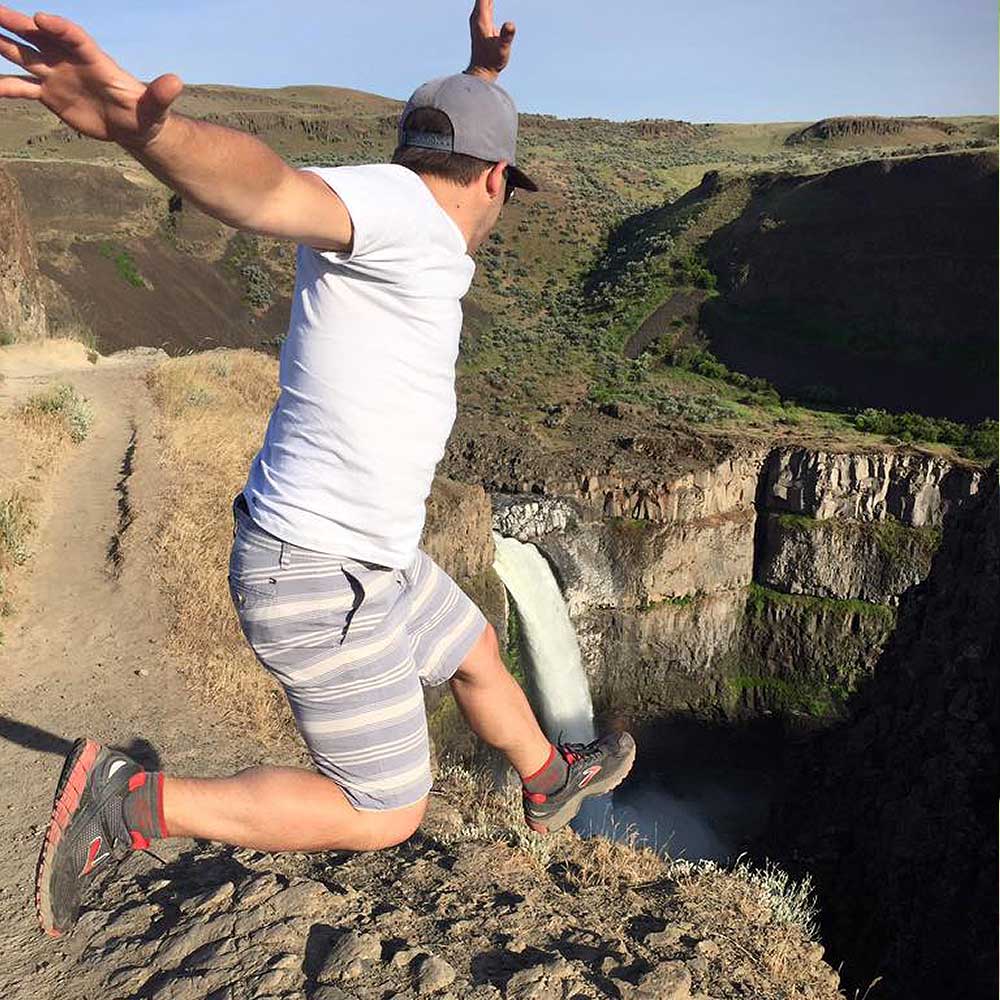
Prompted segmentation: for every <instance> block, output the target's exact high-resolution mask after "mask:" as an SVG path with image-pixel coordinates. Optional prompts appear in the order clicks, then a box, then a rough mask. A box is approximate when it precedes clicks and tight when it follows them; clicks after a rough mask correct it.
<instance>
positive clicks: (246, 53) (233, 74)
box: [6, 0, 998, 121]
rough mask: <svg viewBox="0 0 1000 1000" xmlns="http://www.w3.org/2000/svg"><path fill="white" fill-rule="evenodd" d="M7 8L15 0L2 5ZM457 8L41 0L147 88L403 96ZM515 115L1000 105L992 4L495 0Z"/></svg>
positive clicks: (457, 48) (342, 1) (746, 113)
mask: <svg viewBox="0 0 1000 1000" xmlns="http://www.w3.org/2000/svg"><path fill="white" fill-rule="evenodd" d="M6 2H8V3H9V4H10V5H11V6H18V3H17V0H6ZM470 7H471V0H469V3H468V4H467V3H466V2H464V0H431V2H427V3H413V2H409V3H403V2H402V0H367V2H361V3H358V2H357V0H326V2H323V3H320V2H316V0H300V2H297V3H296V2H289V0H285V2H280V3H279V2H276V0H248V2H247V0H240V2H237V0H197V2H195V0H174V2H171V3H170V4H165V3H162V2H160V0H133V2H123V0H91V2H87V0H63V2H60V0H53V3H52V6H51V7H47V8H46V9H49V10H52V11H55V12H57V13H61V14H65V15H66V16H68V17H72V18H74V19H75V20H77V21H80V22H81V23H82V24H83V25H84V26H85V27H87V28H89V29H90V30H91V32H92V33H93V34H94V35H96V36H97V38H98V40H99V41H100V42H101V44H102V45H103V47H104V48H106V49H108V50H109V51H110V52H111V53H112V54H113V55H115V56H116V57H117V58H118V59H119V61H120V62H122V63H123V64H124V65H125V66H126V67H127V68H128V69H130V70H132V71H133V72H135V73H137V74H138V75H140V76H143V77H146V78H148V77H151V76H155V75H156V74H158V73H161V72H166V71H167V70H172V71H174V72H177V73H179V74H180V75H181V76H182V77H183V78H184V79H185V80H187V81H189V82H193V83H194V82H197V83H231V84H239V85H244V86H280V85H283V84H291V83H323V84H329V85H334V86H343V87H354V88H357V89H359V90H367V91H373V92H375V93H379V94H386V95H388V96H391V97H399V98H405V97H406V96H407V95H408V94H409V92H410V91H411V90H412V89H413V88H414V87H415V86H416V85H417V84H418V83H420V82H421V81H422V80H424V79H427V78H430V77H433V76H439V75H442V74H443V73H446V72H450V71H453V70H459V69H462V68H463V67H464V65H465V60H466V59H467V56H468V38H467V33H468V26H467V22H466V18H467V15H468V11H469V9H470ZM497 16H498V20H502V19H504V18H510V19H512V20H514V21H516V22H517V26H518V37H517V40H516V42H515V49H514V59H513V61H512V64H511V67H510V69H509V70H508V71H507V73H505V75H504V78H503V82H504V84H505V85H506V86H507V88H508V89H509V90H510V91H511V92H512V93H513V95H514V97H515V99H516V100H517V102H518V104H519V106H520V107H521V109H522V110H524V111H539V112H547V113H550V114H556V115H560V116H585V115H594V116H598V117H603V118H618V119H622V118H644V117H659V118H685V119H688V120H691V121H797V120H812V119H816V118H822V117H825V116H829V115H837V114H866V113H867V114H883V115H902V114H929V115H957V114H983V113H991V114H995V113H996V112H997V91H998V80H997V7H996V4H995V2H994V0H841V2H839V3H829V2H818V0H757V2H753V3H750V2H743V0H708V2H702V3H691V2H688V3H681V2H678V0H619V2H617V3H614V2H612V3H608V2H606V0H604V2H601V0H581V2H579V3H576V4H574V3H570V2H568V0H497Z"/></svg>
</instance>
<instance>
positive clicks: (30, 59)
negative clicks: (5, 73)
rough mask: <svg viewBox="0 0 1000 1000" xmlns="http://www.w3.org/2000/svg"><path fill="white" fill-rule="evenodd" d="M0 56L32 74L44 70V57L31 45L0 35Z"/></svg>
mask: <svg viewBox="0 0 1000 1000" xmlns="http://www.w3.org/2000/svg"><path fill="white" fill-rule="evenodd" d="M0 56H2V57H3V58H4V59H6V60H7V61H8V62H12V63H14V65H15V66H20V67H22V68H23V69H28V70H30V71H31V72H32V73H34V72H36V70H37V71H41V70H44V69H46V68H47V67H46V63H45V57H44V56H43V55H42V53H41V52H39V51H38V49H36V48H35V47H34V46H32V45H25V43H24V42H19V41H18V40H17V39H16V38H11V37H10V36H9V35H4V34H2V33H0Z"/></svg>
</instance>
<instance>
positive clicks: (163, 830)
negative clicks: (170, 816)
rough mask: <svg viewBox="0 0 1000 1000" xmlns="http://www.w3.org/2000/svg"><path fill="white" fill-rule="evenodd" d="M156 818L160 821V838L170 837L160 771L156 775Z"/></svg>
mask: <svg viewBox="0 0 1000 1000" xmlns="http://www.w3.org/2000/svg"><path fill="white" fill-rule="evenodd" d="M156 816H157V818H158V819H159V821H160V836H161V837H169V836H170V834H169V833H167V821H166V819H164V816H163V772H162V771H159V772H157V775H156Z"/></svg>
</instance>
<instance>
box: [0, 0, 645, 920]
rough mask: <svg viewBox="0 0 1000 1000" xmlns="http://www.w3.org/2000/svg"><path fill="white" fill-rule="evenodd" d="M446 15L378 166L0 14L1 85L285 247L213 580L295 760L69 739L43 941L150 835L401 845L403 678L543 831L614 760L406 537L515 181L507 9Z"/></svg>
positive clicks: (415, 757)
mask: <svg viewBox="0 0 1000 1000" xmlns="http://www.w3.org/2000/svg"><path fill="white" fill-rule="evenodd" d="M470 22H471V26H472V59H471V62H470V65H469V68H468V69H467V70H466V71H465V73H463V74H458V75H456V76H451V77H446V78H443V79H441V80H435V81H431V82H430V83H427V84H425V85H424V86H422V87H420V88H419V89H418V90H417V91H416V92H415V93H414V95H413V97H412V98H411V99H410V102H409V104H408V105H407V107H406V109H405V110H404V112H403V115H402V117H401V119H400V125H399V146H398V148H397V150H396V152H395V154H394V157H393V163H391V164H378V165H371V166H362V167H340V168H332V169H310V170H295V169H293V168H291V167H290V166H288V165H287V164H285V163H284V162H283V161H282V160H281V159H280V158H279V157H278V156H276V155H275V154H274V153H273V152H272V151H271V150H270V149H269V148H268V147H267V146H265V145H264V144H262V143H260V142H258V141H257V140H255V139H253V138H252V137H250V136H248V135H245V134H243V133H240V132H236V131H233V130H230V129H226V128H222V127H219V126H216V125H212V124H209V123H207V122H200V121H194V120H192V119H189V118H185V117H184V116H182V115H179V114H177V113H175V112H173V111H172V110H171V105H172V104H173V102H174V101H175V100H176V99H177V97H178V95H179V94H180V92H181V89H182V84H181V81H180V80H179V79H178V78H177V77H176V76H173V75H171V74H167V75H165V76H160V77H158V78H157V79H155V80H154V81H153V82H152V83H150V84H149V85H148V86H147V85H146V84H144V83H142V82H140V81H139V80H137V79H136V78H135V77H133V76H131V75H130V74H128V73H127V72H125V71H124V70H122V69H121V68H120V67H119V66H117V65H116V64H115V63H114V62H113V61H112V60H111V59H110V58H109V57H108V56H107V55H106V54H105V53H103V52H102V51H101V50H100V49H99V48H98V47H97V45H96V44H95V42H94V41H93V40H92V39H91V38H90V37H89V36H88V35H87V34H86V32H85V31H83V29H82V28H80V27H79V26H77V25H75V24H73V23H72V22H70V21H67V20H65V19H64V18H60V17H56V16H53V15H47V14H37V15H35V17H33V18H31V17H27V16H25V15H23V14H20V13H17V12H15V11H13V10H10V9H9V8H3V7H0V28H3V29H5V30H6V31H7V32H9V33H10V35H4V36H0V55H3V56H4V57H5V58H6V59H8V60H9V61H11V62H13V63H15V64H16V65H17V66H18V67H20V68H22V69H23V70H24V74H25V75H19V76H12V77H6V78H3V79H0V96H3V97H12V98H29V99H32V100H37V101H40V102H41V103H42V104H44V105H45V106H46V107H47V108H49V109H50V110H51V111H52V112H54V113H55V114H56V115H58V116H59V117H60V118H61V119H62V120H63V121H64V122H65V123H66V124H67V125H69V126H70V127H71V128H74V129H76V130H77V131H79V132H82V133H85V134H86V135H88V136H91V137H93V138H95V139H101V140H105V141H109V142H116V143H118V144H119V145H120V146H121V147H122V148H123V149H125V150H127V151H128V152H129V153H130V154H131V155H132V156H134V157H135V158H136V159H137V160H138V161H139V162H140V163H142V164H144V165H145V166H146V167H147V168H148V169H149V170H150V171H151V172H152V173H153V174H155V175H156V176H157V177H158V178H160V179H161V180H162V181H163V182H164V183H165V184H168V185H169V186H170V187H171V188H173V189H174V190H175V191H177V192H179V193H180V194H181V195H182V196H183V197H185V198H187V199H188V200H189V201H191V202H192V203H194V204H195V205H197V206H198V207H199V208H201V209H202V210H203V211H205V212H207V213H209V214H210V215H212V216H214V217H215V218H217V219H220V220H221V221H223V222H225V223H227V224H229V225H231V226H234V227H236V228H239V229H245V230H249V231H251V232H255V233H260V234H263V235H267V236H272V237H278V238H285V239H289V240H294V241H295V242H296V243H298V244H299V248H298V257H297V275H296V287H295V292H294V297H293V304H292V314H291V320H290V325H289V333H288V338H287V341H286V343H285V345H284V347H283V349H282V356H281V394H280V398H279V400H278V403H277V405H276V406H275V409H274V412H273V413H272V415H271V419H270V422H269V424H268V428H267V434H266V437H265V440H264V444H263V447H262V448H261V450H260V453H259V454H258V455H257V457H256V458H255V460H254V462H253V465H252V468H251V470H250V475H249V478H248V481H247V484H246V487H245V488H244V490H243V491H242V493H241V494H240V496H239V497H238V498H237V500H236V502H235V503H234V510H233V513H234V518H235V532H234V542H233V550H232V556H231V561H230V576H229V583H230V590H231V594H232V598H233V602H234V606H235V608H236V611H237V614H238V615H239V618H240V623H241V625H242V628H243V631H244V634H245V635H246V637H247V639H248V641H249V643H250V645H251V646H252V648H253V649H254V652H255V653H256V655H257V657H258V659H259V660H260V662H261V663H262V664H263V666H264V667H265V668H266V669H268V670H269V671H270V672H271V673H272V674H273V675H274V676H275V677H276V678H277V680H278V681H279V682H280V683H281V685H282V687H283V688H284V690H285V693H286V695H287V697H288V700H289V703H290V705H291V707H292V710H293V712H294V715H295V719H296V722H297V724H298V727H299V730H300V732H301V734H302V737H303V739H304V740H305V743H306V745H307V746H308V747H309V750H310V752H311V754H312V757H313V760H314V762H315V764H316V768H317V771H306V770H301V769H296V768H275V767H256V768H251V769H249V770H246V771H242V772H241V773H239V774H237V775H234V776H232V777H229V778H218V779H194V778H177V777H172V776H170V777H166V776H164V775H163V774H162V773H159V772H147V771H145V770H143V769H142V768H141V767H140V765H139V764H137V763H136V762H135V761H133V760H131V759H130V758H129V757H126V756H125V755H123V754H121V753H119V752H117V751H114V750H111V749H108V748H105V747H102V746H100V745H99V744H97V743H96V742H94V741H92V740H78V741H77V743H76V744H75V745H74V748H73V750H72V752H71V753H70V755H69V757H68V758H67V760H66V763H65V766H64V768H63V772H62V776H61V777H60V780H59V784H58V787H57V791H56V797H55V803H54V807H53V814H52V820H51V823H50V826H49V830H48V833H47V835H46V839H45V843H44V845H43V848H42V853H41V857H40V859H39V867H38V879H37V890H36V903H37V909H38V917H39V921H40V923H41V926H42V928H43V929H44V930H45V931H46V932H48V933H49V934H51V935H54V936H59V935H60V934H62V933H64V932H65V931H67V930H68V929H69V928H71V927H72V925H73V923H74V922H75V919H76V915H77V913H78V909H79V901H80V897H81V894H82V891H83V890H84V889H85V888H86V886H87V884H88V883H89V881H90V879H91V878H92V876H93V874H94V873H95V872H99V871H101V870H103V866H104V865H105V864H106V863H107V862H108V860H109V859H110V860H114V861H117V860H120V859H121V858H122V857H124V856H125V855H127V854H128V852H129V851H130V850H135V849H143V848H145V847H147V846H148V845H149V842H150V841H151V840H153V839H154V838H158V837H166V836H178V837H201V838H204V839H208V840H215V841H220V842H225V843H228V844H235V845H240V846H244V847H249V848H254V849H258V850H264V851H283V850H284V851H319V850H330V849H349V850H372V849H377V848H381V847H387V846H391V845H394V844H398V843H400V842H401V841H403V840H405V839H406V838H408V837H409V836H410V835H411V834H412V833H413V832H414V830H416V828H417V826H418V825H419V823H420V821H421V818H422V816H423V813H424V808H425V806H426V802H427V794H428V791H429V789H430V786H431V774H430V767H429V756H428V739H427V726H426V719H425V716H424V708H423V697H422V685H428V684H440V683H443V682H445V681H447V682H448V683H449V684H450V685H451V690H452V692H453V693H454V696H455V699H456V701H457V702H458V704H459V706H460V707H461V710H462V712H463V713H464V715H465V717H466V719H467V720H468V722H469V724H470V725H471V727H472V728H473V730H474V731H475V732H476V733H477V734H478V735H479V736H480V737H481V738H482V739H483V740H485V741H486V742H487V743H488V744H490V745H491V746H493V747H496V748H497V749H499V750H500V751H502V752H503V753H504V754H505V755H506V757H507V759H508V760H509V761H510V763H511V765H512V766H513V767H514V769H515V770H516V771H517V772H518V774H519V775H520V776H521V779H522V782H523V785H524V807H525V815H526V819H527V822H528V823H529V825H530V826H531V827H532V828H533V829H535V830H536V831H538V832H541V833H545V832H548V831H552V830H557V829H559V828H560V827H562V826H565V825H566V824H567V823H568V822H569V821H570V820H571V819H572V818H573V816H575V815H576V813H577V812H578V810H579V808H580V805H581V803H582V802H583V800H584V798H585V797H586V796H589V795H597V794H601V793H603V792H606V791H608V790H609V789H611V788H613V787H615V786H616V785H617V784H619V782H621V780H622V779H623V778H624V777H625V775H626V774H627V773H628V771H629V769H630V767H631V765H632V761H633V759H634V756H635V745H634V743H633V741H632V739H631V737H629V736H628V735H627V734H617V735H612V736H607V737H604V738H603V739H600V740H597V741H595V742H593V743H591V744H587V745H572V746H570V745H560V746H553V745H552V744H551V743H550V742H549V740H548V739H547V738H546V737H545V735H544V734H543V733H542V731H541V729H540V728H539V726H538V723H537V722H536V720H535V717H534V715H533V713H532V711H531V708H530V706H529V704H528V702H527V700H526V698H525V696H524V694H523V692H522V691H521V689H520V687H519V686H518V685H517V684H516V683H515V682H514V680H513V679H512V678H511V677H510V675H509V674H508V673H507V671H506V670H505V668H504V666H503V663H502V661H501V659H500V656H499V652H498V647H497V638H496V634H495V633H494V630H493V629H492V628H491V627H490V626H489V625H487V624H486V621H485V619H484V618H483V615H482V613H481V612H480V611H479V609H478V608H476V607H475V605H474V604H473V603H472V602H471V601H470V600H469V599H468V597H466V596H465V594H464V593H463V592H462V591H461V590H460V589H459V588H458V587H457V586H456V584H455V583H454V582H453V581H452V580H451V579H450V578H449V577H448V576H447V575H446V574H445V573H444V572H443V571H442V570H441V569H440V568H439V567H437V566H436V565H435V564H434V563H433V562H432V560H431V559H430V558H429V557H428V556H427V555H426V554H425V553H423V552H422V551H420V550H419V548H418V543H419V539H420V534H421V530H422V527H423V519H424V501H425V500H426V498H427V495H428V493H429V492H430V486H431V480H432V477H433V474H434V469H435V467H436V465H437V463H438V461H439V460H440V458H441V456H442V455H443V453H444V446H445V442H446V439H447V437H448V435H449V433H450V431H451V427H452V424H453V422H454V418H455V391H454V374H455V361H456V358H457V354H458V340H459V334H460V331H461V324H462V312H461V304H460V300H461V298H462V296H463V295H465V293H466V292H467V291H468V288H469V284H470V282H471V280H472V275H473V271H474V264H473V262H472V260H471V258H470V256H469V254H471V253H473V252H474V251H475V250H476V248H477V247H478V246H479V245H480V244H481V243H482V241H483V240H484V239H485V238H486V236H487V234H488V233H489V232H490V230H491V229H492V228H493V226H494V225H495V223H496V221H497V219H498V218H499V216H500V212H501V209H502V208H503V205H504V203H505V202H506V201H507V199H508V198H509V197H510V196H511V195H512V194H513V192H514V189H515V188H516V187H522V188H526V189H528V190H536V187H535V184H534V183H533V182H532V181H531V180H530V179H529V178H528V177H527V176H526V175H525V174H524V173H522V172H521V171H520V170H519V169H518V168H517V166H516V165H515V152H514V150H515V141H516V134H517V113H516V111H515V108H514V105H513V102H512V101H511V99H510V97H509V96H508V95H507V94H506V93H505V92H504V91H503V90H501V89H500V88H499V87H498V86H496V83H495V80H496V78H497V76H498V75H499V73H500V72H501V71H502V70H503V68H504V67H505V66H506V65H507V62H508V60H509V57H510V49H511V44H512V42H513V39H514V25H513V24H510V23H507V24H504V25H503V27H502V28H501V29H500V30H499V31H497V30H496V29H495V27H494V23H493V3H492V0H477V2H476V6H475V9H474V10H473V13H472V17H471V19H470ZM12 36H16V37H12Z"/></svg>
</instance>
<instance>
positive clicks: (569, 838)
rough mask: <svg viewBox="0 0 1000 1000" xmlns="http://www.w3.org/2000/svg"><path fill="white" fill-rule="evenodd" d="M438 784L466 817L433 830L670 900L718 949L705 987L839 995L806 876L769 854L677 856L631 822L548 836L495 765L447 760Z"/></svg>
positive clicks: (578, 887) (559, 880)
mask: <svg viewBox="0 0 1000 1000" xmlns="http://www.w3.org/2000/svg"><path fill="white" fill-rule="evenodd" d="M437 788H438V794H440V795H442V797H443V798H445V800H446V801H448V802H449V804H451V805H452V806H453V807H454V808H455V809H456V810H457V811H458V812H459V813H461V815H462V816H463V818H464V820H465V821H464V823H463V824H462V825H457V826H455V828H453V829H449V830H448V831H447V832H443V833H439V834H438V837H439V839H440V840H442V841H444V842H445V843H467V842H468V841H470V840H480V841H488V842H491V843H503V844H506V845H508V846H509V847H511V848H513V850H514V851H515V852H516V854H517V855H518V856H519V859H520V860H521V861H522V862H523V863H525V864H527V865H529V866H530V867H531V868H533V869H534V870H535V871H536V872H537V874H538V878H539V879H540V880H544V879H552V880H553V881H555V882H556V884H557V885H558V886H559V888H560V889H561V890H562V891H564V892H569V893H572V894H573V895H574V896H586V895H588V894H591V893H592V894H594V898H595V899H597V900H608V899H621V898H624V897H625V896H626V895H627V894H628V893H629V892H630V891H631V892H636V893H638V894H640V895H641V896H643V897H644V898H647V899H655V898H657V897H662V898H664V899H666V900H668V901H669V902H668V904H667V905H668V909H669V917H668V921H669V923H670V924H671V925H673V926H675V927H676V928H677V929H678V931H679V938H678V939H679V940H680V941H681V944H679V945H678V948H679V950H680V951H681V952H683V951H684V948H685V947H686V946H685V945H684V944H683V941H684V940H687V941H695V940H707V941H710V942H712V945H713V946H714V947H716V948H717V949H718V951H717V953H715V957H714V958H712V959H711V961H708V962H706V964H705V968H704V971H703V976H704V979H703V981H702V983H701V989H702V990H704V991H705V992H707V993H708V994H709V995H711V996H726V997H728V996H746V997H769V998H785V997H788V998H792V997H802V998H807V997H808V998H813V1000H818V998H829V1000H835V998H838V997H840V994H839V992H838V990H837V981H838V977H837V974H836V973H835V972H834V971H833V970H832V969H830V968H829V966H827V965H826V964H825V963H823V962H822V956H823V948H822V946H821V945H819V944H818V943H817V942H816V940H815V938H816V926H815V910H814V903H813V896H812V889H811V886H810V885H809V883H808V881H807V882H804V883H796V882H794V881H793V880H792V879H790V878H789V877H788V875H787V874H786V873H785V872H783V871H782V870H781V869H780V868H778V867H777V866H776V865H773V864H770V863H768V864H766V865H764V866H762V867H756V866H753V865H751V864H750V863H749V862H747V861H746V860H744V859H740V860H738V861H737V863H736V864H735V865H734V866H732V867H731V868H727V867H724V866H721V865H717V864H715V863H713V862H707V861H706V862H693V861H677V860H672V859H670V858H667V857H662V856H660V855H658V854H657V853H656V852H655V851H653V850H652V849H651V848H649V847H648V846H646V845H644V844H643V843H641V842H640V841H639V839H638V837H637V836H636V834H635V831H634V830H622V831H618V832H617V837H616V839H615V840H608V839H606V838H604V837H593V838H586V839H584V838H581V837H579V836H578V835H577V834H576V833H574V832H573V831H572V830H569V829H567V830H563V831H560V832H559V833H557V834H553V835H551V836H548V837H539V836H537V835H536V834H534V833H532V832H531V831H530V830H529V829H528V827H527V826H526V825H525V823H524V818H523V815H522V812H521V801H520V799H521V796H520V791H519V789H518V788H517V787H516V785H515V786H509V787H507V788H506V789H505V790H502V791H499V792H498V791H497V790H496V788H495V783H494V780H493V777H492V775H491V774H489V773H488V772H486V771H482V770H479V771H474V770H470V769H468V768H466V767H465V766H464V765H462V764H456V763H452V762H444V763H442V764H441V766H440V767H439V769H438V775H437Z"/></svg>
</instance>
